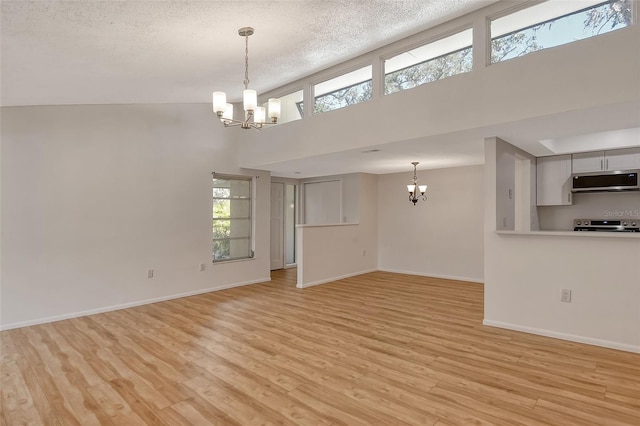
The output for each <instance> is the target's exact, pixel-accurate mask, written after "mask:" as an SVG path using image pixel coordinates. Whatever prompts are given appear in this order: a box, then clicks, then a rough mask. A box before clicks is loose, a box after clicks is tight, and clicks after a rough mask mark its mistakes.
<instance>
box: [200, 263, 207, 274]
mask: <svg viewBox="0 0 640 426" xmlns="http://www.w3.org/2000/svg"><path fill="white" fill-rule="evenodd" d="M205 269H207V265H205V264H204V263H201V264H200V272H202V271H204V270H205Z"/></svg>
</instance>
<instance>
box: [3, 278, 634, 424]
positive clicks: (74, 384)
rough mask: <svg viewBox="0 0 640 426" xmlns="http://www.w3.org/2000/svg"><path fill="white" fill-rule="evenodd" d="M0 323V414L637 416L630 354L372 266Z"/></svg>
mask: <svg viewBox="0 0 640 426" xmlns="http://www.w3.org/2000/svg"><path fill="white" fill-rule="evenodd" d="M272 277H273V280H272V281H271V282H268V283H263V284H256V285H251V286H246V287H239V288H235V289H230V290H224V291H219V292H213V293H208V294H204V295H199V296H194V297H188V298H183V299H177V300H172V301H168V302H163V303H156V304H152V305H146V306H141V307H136V308H131V309H126V310H120V311H114V312H109V313H104V314H99V315H92V316H88V317H83V318H76V319H71V320H66V321H60V322H56V323H51V324H44V325H38V326H32V327H25V328H21V329H16V330H9V331H4V332H2V333H1V335H0V337H1V339H2V365H1V367H2V391H1V393H2V414H1V416H0V419H1V420H0V421H1V424H2V425H22V424H30V425H40V424H42V425H172V426H174V425H209V424H215V425H242V426H245V425H272V424H278V425H350V426H351V425H438V426H443V425H469V424H474V425H489V424H496V425H519V424H524V425H541V424H546V425H635V426H638V425H640V354H632V353H627V352H621V351H615V350H610V349H605V348H599V347H594V346H588V345H581V344H577V343H571V342H565V341H561V340H555V339H550V338H545V337H540V336H534V335H529V334H524V333H518V332H513V331H508V330H501V329H496V328H491V327H485V326H483V325H482V324H481V323H482V317H483V286H482V285H480V284H474V283H465V282H459V281H449V280H442V279H433V278H425V277H416V276H410V275H400V274H392V273H385V272H374V273H370V274H365V275H361V276H358V277H353V278H349V279H343V280H340V281H337V282H334V283H329V284H325V285H321V286H317V287H312V288H307V289H304V290H300V289H296V288H295V270H285V271H276V272H274V273H273V275H272Z"/></svg>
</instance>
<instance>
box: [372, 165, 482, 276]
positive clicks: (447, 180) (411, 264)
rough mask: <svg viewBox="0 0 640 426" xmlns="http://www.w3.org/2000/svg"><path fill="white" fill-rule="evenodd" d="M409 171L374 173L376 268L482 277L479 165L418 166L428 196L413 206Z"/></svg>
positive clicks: (427, 273)
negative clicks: (376, 203) (376, 197)
mask: <svg viewBox="0 0 640 426" xmlns="http://www.w3.org/2000/svg"><path fill="white" fill-rule="evenodd" d="M412 173H413V172H412V171H411V170H409V169H407V172H406V173H395V174H388V175H380V176H378V193H379V197H378V236H379V243H378V246H379V254H378V256H379V257H378V267H379V269H381V270H385V271H394V272H402V273H407V274H416V275H427V276H432V277H442V278H452V279H462V280H469V281H482V280H483V277H484V274H483V261H484V259H483V223H484V222H483V217H484V215H483V208H484V186H483V166H470V167H456V168H449V169H438V170H425V171H418V177H419V178H420V183H422V184H427V185H428V188H427V196H428V199H427V201H419V202H418V204H416V205H415V206H414V205H413V204H412V203H411V202H410V201H409V199H408V193H407V190H406V185H407V183H408V181H409V180H410V179H411V176H412Z"/></svg>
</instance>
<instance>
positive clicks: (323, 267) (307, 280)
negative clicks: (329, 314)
mask: <svg viewBox="0 0 640 426" xmlns="http://www.w3.org/2000/svg"><path fill="white" fill-rule="evenodd" d="M349 180H350V181H351V185H354V186H357V191H350V192H351V193H352V194H357V197H356V198H355V200H353V201H354V202H355V203H357V205H358V209H359V211H360V217H359V221H358V222H357V223H351V224H340V225H317V226H316V225H299V226H298V227H297V229H296V231H297V232H296V261H297V264H298V271H297V272H298V283H297V286H298V287H300V288H304V287H309V286H312V285H316V284H322V283H326V282H329V281H333V280H336V279H340V278H344V277H349V276H353V275H358V274H362V273H365V272H370V271H374V270H376V269H377V261H378V247H377V241H378V232H377V223H378V213H377V205H378V193H377V176H375V175H369V174H357V175H350V179H349ZM352 189H353V188H352Z"/></svg>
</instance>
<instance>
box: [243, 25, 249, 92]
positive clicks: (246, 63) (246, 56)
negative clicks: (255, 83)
mask: <svg viewBox="0 0 640 426" xmlns="http://www.w3.org/2000/svg"><path fill="white" fill-rule="evenodd" d="M244 88H245V89H248V88H249V34H245V36H244Z"/></svg>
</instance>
